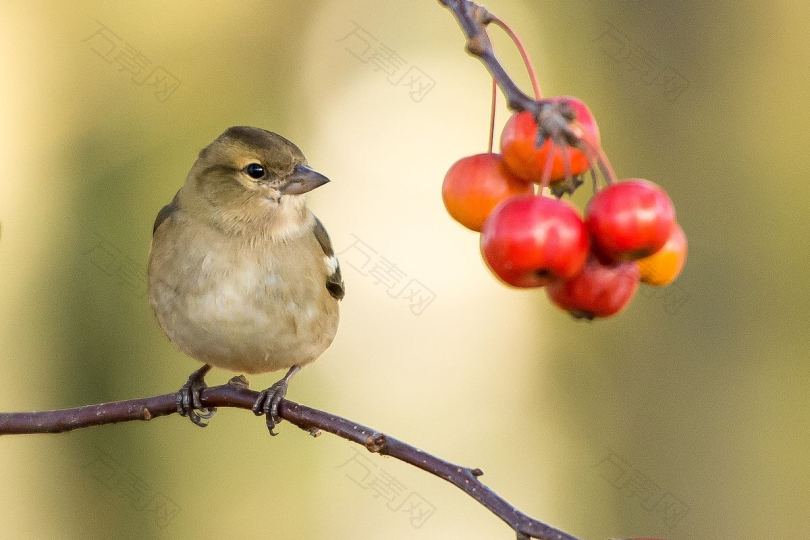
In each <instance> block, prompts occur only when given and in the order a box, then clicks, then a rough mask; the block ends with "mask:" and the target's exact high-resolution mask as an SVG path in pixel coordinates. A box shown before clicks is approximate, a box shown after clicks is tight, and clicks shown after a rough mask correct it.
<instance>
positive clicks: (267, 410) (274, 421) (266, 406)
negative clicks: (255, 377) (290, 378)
mask: <svg viewBox="0 0 810 540" xmlns="http://www.w3.org/2000/svg"><path fill="white" fill-rule="evenodd" d="M285 395H287V380H286V378H285V379H281V380H280V381H278V382H277V383H275V384H274V385H273V386H271V387H270V388H268V389H266V390H262V391H261V392H259V397H258V398H256V402H255V403H254V404H253V414H255V415H256V416H262V415H264V416H266V417H267V430H268V431H269V432H270V435H272V436H273V437H275V436H276V435H278V433H276V432H275V431H273V430H274V429H275V427H276V426H277V425H278V424H279V422H281V416H279V414H278V407H279V404H280V403H281V400H282V399H284V396H285Z"/></svg>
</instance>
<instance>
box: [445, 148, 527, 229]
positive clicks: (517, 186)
mask: <svg viewBox="0 0 810 540" xmlns="http://www.w3.org/2000/svg"><path fill="white" fill-rule="evenodd" d="M532 190H533V187H532V185H531V184H529V183H527V182H525V181H523V180H521V179H520V178H518V177H516V176H514V175H513V174H512V173H510V172H509V170H508V169H507V168H506V167H505V166H504V163H503V159H502V158H501V156H500V155H499V154H478V155H475V156H469V157H465V158H462V159H460V160H458V161H457V162H455V163H454V164H453V166H452V167H450V170H449V171H447V175H446V176H445V177H444V184H442V199H443V200H444V206H445V207H446V208H447V211H448V212H449V213H450V215H451V216H453V219H455V220H456V221H458V222H459V223H461V224H462V225H464V226H465V227H467V228H469V229H472V230H474V231H480V230H481V227H483V225H484V220H486V219H487V217H489V214H491V213H492V210H494V209H495V207H496V206H497V205H498V203H500V202H501V201H503V200H505V199H508V198H509V197H513V196H515V195H527V194H531V193H532V192H533V191H532Z"/></svg>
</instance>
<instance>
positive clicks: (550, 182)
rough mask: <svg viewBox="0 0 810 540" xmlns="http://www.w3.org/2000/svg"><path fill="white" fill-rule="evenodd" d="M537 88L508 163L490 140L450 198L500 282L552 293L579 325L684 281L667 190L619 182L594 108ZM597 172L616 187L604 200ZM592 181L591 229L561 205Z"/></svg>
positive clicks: (507, 143)
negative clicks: (638, 295) (587, 178)
mask: <svg viewBox="0 0 810 540" xmlns="http://www.w3.org/2000/svg"><path fill="white" fill-rule="evenodd" d="M519 46H520V44H519ZM524 58H527V57H525V56H524ZM530 74H531V75H532V76H533V70H532V68H530ZM533 82H535V84H534V86H535V97H536V99H537V101H536V104H537V111H521V112H518V113H516V114H514V115H512V117H511V118H510V119H509V121H508V122H507V124H506V126H505V127H504V129H503V132H502V134H501V141H500V142H501V153H500V154H497V153H493V152H492V151H491V137H492V136H491V135H490V152H488V153H486V154H478V155H474V156H469V157H465V158H462V159H460V160H459V161H457V162H456V163H455V164H453V166H452V167H450V170H449V171H448V172H447V175H446V177H445V179H444V184H443V186H442V198H443V199H444V204H445V206H446V208H447V210H448V212H449V213H450V215H451V216H452V217H453V218H454V219H456V220H457V221H458V222H459V223H461V224H462V225H464V226H466V227H467V228H469V229H472V230H474V231H479V232H481V253H482V255H483V258H484V260H485V261H486V263H487V265H488V266H489V268H490V269H491V270H492V272H493V273H494V274H495V275H496V276H497V277H498V278H500V280H501V281H503V282H504V283H506V284H508V285H511V286H514V287H544V288H545V290H546V292H547V293H548V296H549V298H550V299H551V301H552V302H553V303H554V304H556V305H557V306H559V307H560V308H562V309H564V310H566V311H568V312H569V313H571V314H572V315H574V316H575V317H577V318H587V319H593V318H596V317H609V316H611V315H614V314H616V313H618V312H619V311H620V310H621V309H622V308H624V307H625V306H626V305H627V304H628V303H629V302H630V300H631V299H632V297H633V295H634V294H635V292H636V290H637V288H638V285H639V283H640V282H644V283H647V284H650V285H655V286H665V285H668V284H670V283H672V282H673V281H674V280H675V278H676V277H677V276H678V274H679V273H680V272H681V269H682V268H683V265H684V262H685V260H686V251H687V243H686V236H685V235H684V232H683V230H682V229H681V227H680V225H678V223H677V222H676V219H675V209H674V206H673V204H672V201H671V200H670V198H669V196H668V195H667V194H666V192H665V191H664V190H663V189H662V188H661V187H660V186H657V185H656V184H654V183H652V182H650V181H647V180H642V179H629V180H625V181H621V182H618V181H616V178H615V174H614V173H613V169H612V167H611V166H610V163H609V161H608V159H607V156H606V155H605V153H604V152H603V151H602V148H601V138H600V134H599V127H598V125H597V123H596V121H595V120H594V117H593V114H591V111H590V109H588V107H587V105H585V103H583V102H582V101H581V100H579V99H577V98H574V97H556V98H551V99H542V98H541V96H540V94H539V85H537V84H536V78H535V77H534V76H533ZM493 103H494V102H493ZM493 118H494V107H493ZM595 167H598V169H599V171H600V172H601V173H602V177H603V179H604V183H606V184H607V185H606V187H604V188H602V189H601V190H599V189H598V186H599V182H598V177H597V171H596V170H595ZM588 171H590V173H591V175H592V177H593V185H594V195H593V197H592V198H591V200H590V201H589V202H588V204H587V207H586V209H585V214H584V219H583V217H582V216H581V215H580V213H579V211H578V210H577V208H576V207H575V206H574V205H572V204H571V203H570V202H568V201H564V200H562V197H563V195H565V194H571V193H573V192H574V191H575V190H576V189H577V187H578V186H580V185H581V184H582V183H583V181H582V175H583V174H584V173H586V172H588ZM538 184H539V187H538V186H537V185H538ZM552 195H553V196H552Z"/></svg>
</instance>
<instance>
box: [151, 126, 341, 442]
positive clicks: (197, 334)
mask: <svg viewBox="0 0 810 540" xmlns="http://www.w3.org/2000/svg"><path fill="white" fill-rule="evenodd" d="M326 182H328V180H327V179H326V177H324V176H322V175H320V174H318V173H316V172H314V171H313V170H312V169H310V168H309V167H308V166H307V164H306V159H305V158H304V156H303V154H302V153H301V151H300V150H299V149H298V147H296V146H295V145H294V144H292V143H291V142H290V141H288V140H287V139H285V138H283V137H281V136H280V135H277V134H275V133H271V132H269V131H265V130H263V129H258V128H251V127H232V128H229V129H228V130H226V131H225V132H224V133H223V134H222V135H220V136H219V137H218V138H217V139H216V140H214V142H212V143H211V144H210V145H208V146H207V147H206V148H205V149H203V150H202V151H201V152H200V154H199V157H198V158H197V161H196V162H195V163H194V165H193V166H192V168H191V171H190V172H189V174H188V177H187V178H186V182H185V184H184V185H183V186H182V187H181V188H180V191H178V192H177V195H175V197H174V199H173V200H172V202H171V203H170V204H169V205H167V206H165V207H164V208H163V209H162V210H161V211H160V212H159V213H158V216H157V219H156V220H155V225H154V231H153V239H152V249H151V252H150V256H149V298H150V301H151V304H152V307H153V309H154V311H155V314H156V316H157V319H158V322H159V323H160V326H161V328H163V330H164V332H165V333H166V335H167V336H168V337H169V339H170V340H171V341H172V342H173V343H174V344H175V345H176V346H177V347H178V348H179V349H180V350H181V351H183V352H184V353H186V354H188V355H189V356H191V357H192V358H195V359H197V360H199V361H201V362H203V363H204V364H206V366H216V367H222V368H226V369H230V370H234V371H241V372H248V373H260V372H266V371H275V370H278V369H284V368H290V371H289V373H288V375H287V376H286V377H285V378H284V379H282V380H281V381H279V383H277V384H276V385H274V386H273V387H271V388H270V389H268V390H266V391H265V392H263V393H262V396H261V397H260V399H259V401H257V403H256V407H254V411H255V412H257V413H258V414H267V416H268V427H269V428H270V430H271V433H272V428H273V426H274V425H275V423H276V422H277V421H278V402H279V401H280V400H281V398H282V397H283V395H284V392H285V391H286V384H287V381H288V380H289V378H290V377H291V376H292V375H293V374H294V373H295V372H296V371H297V370H298V369H299V368H300V366H302V365H305V364H307V363H309V362H312V361H313V360H315V359H316V358H317V357H318V356H320V354H321V353H323V352H324V351H325V350H326V348H327V347H329V345H330V344H331V342H332V340H333V339H334V337H335V332H336V331H337V325H338V300H340V299H341V298H343V293H344V288H343V281H342V279H341V274H340V267H339V265H338V262H337V259H336V257H335V254H334V252H333V250H332V247H331V244H330V242H329V236H328V235H327V233H326V230H325V229H324V227H323V225H322V224H321V223H320V221H318V219H317V218H316V217H315V216H314V215H313V214H312V213H311V212H310V211H309V210H308V209H307V208H306V204H305V200H304V197H303V195H304V194H305V193H307V192H308V191H310V190H312V189H315V188H316V187H318V186H320V185H323V184H324V183H326ZM206 366H204V367H203V368H202V369H201V370H199V371H198V372H195V374H193V375H192V377H190V379H189V382H188V383H187V384H186V386H184V388H183V389H182V390H181V391H180V393H179V394H178V409H179V410H180V411H181V413H185V414H188V415H189V416H190V417H191V419H192V420H193V421H195V423H197V424H199V425H204V422H202V420H203V419H205V418H206V417H207V414H206V413H207V411H205V410H202V411H197V410H195V409H202V407H201V404H200V401H199V392H200V390H201V389H202V388H204V387H205V383H204V381H203V376H204V374H205V372H207V370H208V367H206ZM208 414H209V415H210V413H208Z"/></svg>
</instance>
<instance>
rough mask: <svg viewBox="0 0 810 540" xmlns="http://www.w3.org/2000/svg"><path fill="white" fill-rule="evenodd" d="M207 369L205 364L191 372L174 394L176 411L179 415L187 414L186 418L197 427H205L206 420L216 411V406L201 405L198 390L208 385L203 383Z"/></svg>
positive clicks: (206, 424)
mask: <svg viewBox="0 0 810 540" xmlns="http://www.w3.org/2000/svg"><path fill="white" fill-rule="evenodd" d="M209 369H211V367H210V366H208V365H205V366H203V367H202V368H200V369H198V370H197V371H195V372H194V373H192V374H191V375H190V376H189V378H188V380H187V381H186V384H184V385H183V387H182V388H181V389H180V390H179V391H178V392H177V395H176V396H175V402H176V403H177V412H178V413H179V414H180V416H188V419H189V420H191V421H192V423H194V425H196V426H199V427H207V426H208V422H207V420H209V419H210V418H211V417H212V416H214V414H215V413H216V412H217V409H216V407H210V408H208V407H203V404H202V399H200V392H202V391H203V390H205V389H206V388H208V385H207V384H205V374H206V373H208V370H209Z"/></svg>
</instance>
